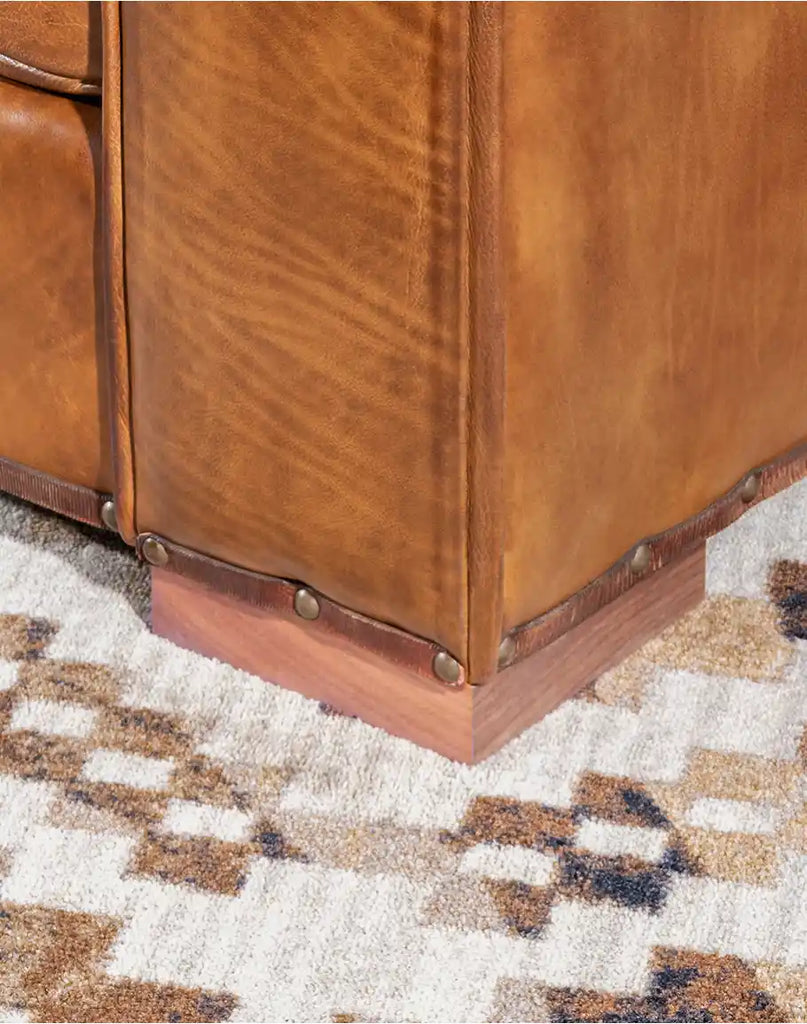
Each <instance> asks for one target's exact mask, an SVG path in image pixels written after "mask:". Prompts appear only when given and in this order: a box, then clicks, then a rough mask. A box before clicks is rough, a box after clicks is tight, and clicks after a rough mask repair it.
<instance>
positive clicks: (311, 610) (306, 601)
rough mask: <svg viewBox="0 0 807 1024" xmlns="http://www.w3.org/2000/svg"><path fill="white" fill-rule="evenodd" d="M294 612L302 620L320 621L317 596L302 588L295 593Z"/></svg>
mask: <svg viewBox="0 0 807 1024" xmlns="http://www.w3.org/2000/svg"><path fill="white" fill-rule="evenodd" d="M294 610H295V612H296V613H297V614H298V615H299V616H300V618H301V619H308V620H309V621H313V620H314V619H318V618H319V611H320V608H319V601H318V600H317V595H316V594H312V592H311V591H310V590H308V589H307V588H306V587H300V589H299V590H297V591H295V593H294Z"/></svg>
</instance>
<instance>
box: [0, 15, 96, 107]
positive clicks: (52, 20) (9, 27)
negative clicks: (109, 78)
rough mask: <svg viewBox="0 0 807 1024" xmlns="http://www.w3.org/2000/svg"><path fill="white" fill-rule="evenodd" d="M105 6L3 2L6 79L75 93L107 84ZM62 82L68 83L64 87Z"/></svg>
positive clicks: (2, 72)
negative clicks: (103, 44)
mask: <svg viewBox="0 0 807 1024" xmlns="http://www.w3.org/2000/svg"><path fill="white" fill-rule="evenodd" d="M100 8H101V4H100V3H98V2H92V3H79V2H73V0H70V2H63V3H49V2H45V0H42V2H36V3H7V2H0V76H5V77H6V78H14V79H17V80H18V81H24V82H27V83H28V84H37V73H41V74H43V75H45V76H52V77H51V78H50V79H49V84H48V83H46V82H44V81H42V82H41V83H40V84H44V85H45V86H46V87H50V88H53V89H55V90H58V91H67V92H73V91H77V90H78V88H79V86H81V85H82V84H83V85H90V86H96V87H97V86H100V83H101V11H100ZM57 79H62V80H63V81H61V82H59V81H57Z"/></svg>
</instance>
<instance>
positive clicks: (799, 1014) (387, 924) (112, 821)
mask: <svg viewBox="0 0 807 1024" xmlns="http://www.w3.org/2000/svg"><path fill="white" fill-rule="evenodd" d="M707 586H708V598H707V600H706V601H705V602H704V603H703V604H702V606H701V607H699V608H698V609H697V610H696V611H694V612H693V613H691V614H690V615H689V616H687V617H686V618H685V619H683V620H682V621H681V622H679V623H678V624H677V625H675V626H674V627H672V628H671V629H670V630H668V631H667V632H666V633H665V634H664V635H663V636H662V637H660V638H659V639H657V640H655V641H653V642H651V643H650V644H648V645H647V646H646V647H645V648H644V649H643V650H642V651H640V652H639V653H638V654H636V655H634V656H633V657H631V658H630V659H629V660H628V661H627V662H626V663H624V664H623V665H622V666H620V667H619V668H618V669H616V670H614V671H612V672H610V673H608V674H607V675H605V676H603V677H601V678H600V679H599V680H597V681H596V682H595V683H593V684H592V685H591V686H590V687H589V688H588V690H587V691H586V692H584V693H583V694H582V695H581V696H580V697H579V698H577V699H575V700H572V701H569V702H567V703H566V704H565V705H563V706H562V707H561V708H560V709H559V710H558V711H556V712H555V713H554V714H552V715H551V716H550V717H549V718H547V719H546V720H545V721H543V722H542V723H540V724H538V725H537V726H535V727H534V728H532V729H530V730H529V731H528V732H527V733H525V734H524V735H523V736H521V737H520V738H519V739H517V740H516V741H514V742H512V743H511V744H510V745H509V746H508V747H507V748H505V750H503V751H502V752H501V753H500V754H498V755H497V756H495V757H493V758H491V759H490V760H489V761H488V762H486V763H485V764H483V765H480V766H477V767H474V768H469V767H462V766H458V765H456V764H453V763H451V762H449V761H447V760H443V759H442V758H440V757H438V756H437V755H434V754H431V753H429V752H425V751H422V750H419V749H418V748H416V747H414V746H412V745H410V744H409V743H406V742H404V741H402V740H397V739H393V738H391V737H389V736H387V735H385V734H384V733H382V732H380V731H378V730H375V729H372V728H370V727H368V726H365V725H363V724H362V723H361V722H359V721H356V720H354V719H350V718H346V717H343V716H341V715H338V714H335V713H334V712H333V711H332V710H331V709H329V708H327V707H323V706H319V705H317V704H316V703H314V702H311V701H307V700H304V699H303V698H301V697H298V696H297V695H294V694H290V693H287V692H284V691H282V690H280V689H278V688H276V687H273V686H271V685H267V684H266V683H264V682H261V681H260V680H258V679H255V678H254V677H251V676H249V675H246V674H245V673H242V672H238V671H236V670H234V669H232V668H230V667H227V666H224V665H221V664H218V663H216V662H214V661H210V660H207V659H204V658H201V657H199V656H197V655H194V654H191V653H188V652H186V651H183V650H180V649H179V648H177V647H175V646H173V645H172V644H170V643H168V642H167V641H164V640H161V639H158V638H156V637H153V636H152V635H151V634H150V633H149V630H148V627H147V617H148V580H147V573H146V570H145V569H144V568H143V567H142V566H141V565H139V564H138V563H137V561H136V560H135V559H134V557H133V555H132V554H131V553H130V552H129V551H128V550H126V549H125V548H123V546H121V545H119V544H118V543H117V542H116V541H115V539H114V538H111V537H109V536H107V535H103V534H100V533H96V532H94V531H92V530H89V529H84V528H81V527H78V526H76V525H73V524H70V523H68V522H66V521H64V520H61V519H59V518H57V517H55V516H51V515H48V514H46V513H43V512H40V511H37V510H35V509H33V508H31V507H30V506H28V505H25V504H23V503H21V502H17V501H15V500H12V499H10V498H0V1020H6V1021H26V1020H31V1021H343V1022H349V1021H485V1022H488V1021H542V1020H553V1021H606V1020H607V1021H672V1020H675V1021H773V1020H775V1021H780V1020H784V1021H787V1020H805V1018H806V1017H807V732H806V731H805V726H806V725H807V483H802V484H799V485H796V486H795V487H793V488H791V489H790V490H789V491H787V492H785V493H783V494H781V495H779V496H778V497H776V498H773V499H771V500H770V501H769V502H767V503H766V504H764V505H763V506H761V507H759V508H757V509H754V510H752V511H751V512H749V514H748V515H746V516H745V517H744V518H743V519H741V520H740V521H739V522H738V523H736V524H735V525H734V526H733V527H731V528H730V529H729V530H727V531H726V532H725V533H724V534H722V535H721V536H720V537H718V538H717V539H716V540H714V541H713V542H711V543H710V545H709V548H708V569H707Z"/></svg>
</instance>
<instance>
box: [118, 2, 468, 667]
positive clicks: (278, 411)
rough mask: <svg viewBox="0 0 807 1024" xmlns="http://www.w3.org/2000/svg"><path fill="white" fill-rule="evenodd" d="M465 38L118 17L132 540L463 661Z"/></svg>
mask: <svg viewBox="0 0 807 1024" xmlns="http://www.w3.org/2000/svg"><path fill="white" fill-rule="evenodd" d="M463 17H464V12H463V7H462V5H461V4H458V5H455V4H445V5H443V4H411V5H410V4H380V5H377V6H375V5H362V4H357V5H353V4H319V3H296V4H277V5H263V4H248V3H245V4H241V3H233V4H221V5H218V4H170V3H169V4H146V5H140V4H124V5H123V53H124V69H123V103H124V108H123V124H124V153H123V166H124V213H125V238H126V268H127V280H126V288H127V300H128V318H129V343H130V347H131V367H132V401H133V429H134V466H135V501H136V521H137V528H138V530H139V531H140V532H144V531H154V532H157V533H160V534H162V535H163V536H166V537H168V538H170V539H171V540H174V541H176V542H178V543H180V544H184V545H186V546H187V547H190V548H194V549H196V550H199V551H202V552H204V553H205V554H209V555H213V556H214V557H216V558H219V559H222V560H224V561H226V562H231V563H234V564H236V565H239V566H243V567H246V568H250V569H254V570H257V571H260V572H264V573H272V574H277V575H281V576H286V577H291V578H293V579H301V580H304V581H306V582H307V583H309V584H310V585H312V586H314V587H316V588H318V589H321V590H322V591H323V592H324V593H325V594H327V595H328V596H329V597H332V598H334V599H335V600H337V601H339V602H341V603H343V604H346V605H347V606H348V607H351V608H356V609H358V610H360V611H362V612H364V613H365V614H367V615H370V616H373V617H374V618H378V619H384V620H387V621H392V622H394V623H396V624H398V625H401V626H403V627H405V628H406V629H408V630H410V631H412V632H415V633H419V634H422V635H425V636H427V637H429V638H434V639H437V640H438V641H439V642H441V643H443V644H445V645H447V646H448V647H449V648H450V649H451V650H454V651H459V652H462V651H464V649H465V643H466V619H465V616H466V584H465V561H464V560H465V551H466V539H465V517H464V515H463V513H462V501H463V474H464V465H465V451H464V447H463V441H464V438H463V430H464V424H463V420H462V403H463V390H464V374H465V372H466V371H465V366H466V354H465V352H464V344H465V343H464V338H463V337H462V335H461V333H460V332H459V331H458V324H459V322H460V301H461V300H460V296H461V291H460V286H461V280H462V278H461V274H462V267H461V265H460V262H459V260H458V252H459V248H460V231H461V223H460V220H459V218H458V217H457V210H458V206H457V203H458V191H459V189H460V180H459V167H458V151H459V136H458V133H459V131H460V110H461V104H462V75H461V65H460V64H459V58H460V42H461V31H462V27H463ZM438 39H439V47H438V46H436V40H438ZM177 40H181V41H182V46H181V48H180V49H181V52H180V53H179V54H178V53H177Z"/></svg>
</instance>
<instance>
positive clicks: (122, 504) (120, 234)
mask: <svg viewBox="0 0 807 1024" xmlns="http://www.w3.org/2000/svg"><path fill="white" fill-rule="evenodd" d="M103 62H104V65H103V94H102V125H103V131H102V135H103V159H102V168H103V170H102V176H103V180H102V191H103V208H104V240H105V241H104V248H105V252H104V262H105V273H104V280H105V288H104V302H105V306H106V325H107V335H108V337H107V344H108V345H109V350H110V359H109V365H110V377H111V380H110V388H109V394H110V405H111V409H110V424H111V430H112V453H113V463H114V466H113V469H114V483H115V506H116V515H117V521H118V529H119V530H120V533H121V535H122V537H123V539H124V540H125V541H126V542H127V543H129V544H134V543H135V539H136V536H137V529H136V524H135V501H134V486H135V485H134V446H133V443H132V436H133V431H132V414H131V394H130V391H131V366H130V360H129V340H128V329H127V327H128V325H127V315H126V311H127V303H126V275H125V233H124V209H123V40H122V34H121V5H120V3H105V4H103Z"/></svg>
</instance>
